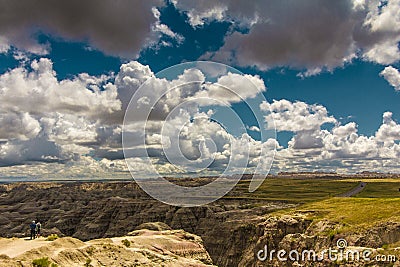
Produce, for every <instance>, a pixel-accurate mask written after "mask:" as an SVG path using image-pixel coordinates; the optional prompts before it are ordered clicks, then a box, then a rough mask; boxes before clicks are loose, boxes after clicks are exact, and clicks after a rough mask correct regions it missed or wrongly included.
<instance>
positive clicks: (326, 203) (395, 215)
mask: <svg viewBox="0 0 400 267" xmlns="http://www.w3.org/2000/svg"><path fill="white" fill-rule="evenodd" d="M398 207H400V198H331V199H327V200H323V201H318V202H314V203H308V204H305V205H302V206H301V207H298V208H295V209H292V210H291V212H301V211H303V212H307V211H310V210H313V211H316V214H314V215H311V216H312V217H314V218H313V219H314V220H321V219H326V220H329V221H332V222H340V223H341V224H344V225H345V226H344V227H343V228H342V229H341V231H343V232H345V231H359V230H361V229H368V228H370V227H371V226H373V225H376V224H378V223H383V222H387V221H400V209H398Z"/></svg>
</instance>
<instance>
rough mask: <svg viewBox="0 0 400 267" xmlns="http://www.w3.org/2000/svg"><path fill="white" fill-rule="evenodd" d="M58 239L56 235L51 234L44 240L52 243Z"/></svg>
mask: <svg viewBox="0 0 400 267" xmlns="http://www.w3.org/2000/svg"><path fill="white" fill-rule="evenodd" d="M56 239H58V235H57V234H51V235H49V236H48V237H47V238H46V241H54V240H56Z"/></svg>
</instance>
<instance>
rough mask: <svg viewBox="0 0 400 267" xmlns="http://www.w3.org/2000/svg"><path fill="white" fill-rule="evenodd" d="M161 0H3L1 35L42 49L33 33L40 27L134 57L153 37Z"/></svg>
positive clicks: (23, 46) (29, 47) (22, 45)
mask: <svg viewBox="0 0 400 267" xmlns="http://www.w3.org/2000/svg"><path fill="white" fill-rule="evenodd" d="M160 4H162V2H161V1H158V0H151V1H141V0H101V1H98V0H85V1H79V0H68V1H52V0H21V1H9V0H0V35H3V36H5V37H6V38H7V39H8V42H9V43H10V44H12V45H15V46H16V47H18V48H21V49H24V50H28V51H33V52H40V51H39V50H40V49H42V48H41V47H40V46H39V45H38V44H37V41H36V40H35V38H34V35H35V33H37V31H38V30H41V31H43V32H45V33H50V34H53V35H56V36H60V37H63V38H66V39H70V40H79V41H88V42H89V43H90V44H91V45H92V46H93V47H95V48H98V49H100V50H102V51H104V52H106V53H109V54H114V55H120V56H126V57H133V56H134V55H135V54H136V53H137V52H138V51H139V50H140V49H141V48H142V47H143V45H144V44H145V42H146V41H148V38H150V37H151V36H150V35H151V25H152V24H153V23H154V22H156V18H155V17H154V15H153V13H152V7H153V6H154V5H160Z"/></svg>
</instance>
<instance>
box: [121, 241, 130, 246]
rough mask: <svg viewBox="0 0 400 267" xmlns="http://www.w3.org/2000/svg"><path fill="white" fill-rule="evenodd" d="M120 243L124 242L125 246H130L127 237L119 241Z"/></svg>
mask: <svg viewBox="0 0 400 267" xmlns="http://www.w3.org/2000/svg"><path fill="white" fill-rule="evenodd" d="M121 242H122V244H124V246H125V247H127V248H129V247H130V246H131V241H129V240H128V239H124V240H122V241H121Z"/></svg>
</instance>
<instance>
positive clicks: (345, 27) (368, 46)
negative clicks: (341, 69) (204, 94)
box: [173, 0, 400, 74]
mask: <svg viewBox="0 0 400 267" xmlns="http://www.w3.org/2000/svg"><path fill="white" fill-rule="evenodd" d="M173 2H174V4H175V6H176V7H177V8H178V9H180V10H182V11H185V12H186V14H187V15H188V17H189V22H190V23H191V24H192V26H194V27H197V26H199V25H203V24H204V23H206V22H207V21H209V20H218V21H231V22H232V23H233V25H236V26H235V28H236V29H237V28H239V29H247V30H245V31H243V30H239V31H238V30H234V31H232V34H230V35H228V36H226V38H225V44H224V46H223V47H222V48H221V49H220V50H219V51H218V52H216V53H206V54H205V55H204V56H203V57H202V58H205V59H208V58H211V59H214V60H217V61H223V62H229V63H233V64H238V65H242V66H257V67H260V68H269V67H274V66H290V67H295V68H300V69H301V68H307V69H308V70H309V72H308V73H307V74H315V73H318V72H319V71H320V69H321V68H324V67H325V68H328V69H333V68H335V67H337V66H342V65H343V64H345V62H348V61H350V60H351V59H352V58H356V57H362V58H364V59H366V60H370V61H373V62H377V63H380V64H391V63H393V62H395V61H397V60H399V59H400V57H399V53H398V52H399V51H398V47H397V46H398V42H399V41H400V11H399V10H400V1H399V0H389V1H387V2H385V3H380V1H353V0H336V1H327V0H307V1H298V0H282V1H247V2H245V1H238V0H221V1H211V0H201V1H190V2H189V1H181V0H175V1H173ZM381 2H382V1H381Z"/></svg>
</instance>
